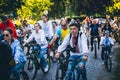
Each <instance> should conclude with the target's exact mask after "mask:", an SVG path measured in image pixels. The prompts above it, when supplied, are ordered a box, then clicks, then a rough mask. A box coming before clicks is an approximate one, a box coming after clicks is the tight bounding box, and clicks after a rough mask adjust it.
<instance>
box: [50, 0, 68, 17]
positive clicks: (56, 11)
mask: <svg viewBox="0 0 120 80" xmlns="http://www.w3.org/2000/svg"><path fill="white" fill-rule="evenodd" d="M51 2H53V5H52V6H51V10H50V12H49V16H50V17H53V18H55V17H57V18H60V17H63V16H65V9H66V6H65V3H66V1H65V0H51Z"/></svg>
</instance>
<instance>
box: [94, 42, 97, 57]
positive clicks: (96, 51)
mask: <svg viewBox="0 0 120 80" xmlns="http://www.w3.org/2000/svg"><path fill="white" fill-rule="evenodd" d="M94 48H95V49H94V51H95V54H94V56H95V59H97V46H96V43H95V44H94Z"/></svg>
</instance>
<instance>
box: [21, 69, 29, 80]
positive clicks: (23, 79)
mask: <svg viewBox="0 0 120 80" xmlns="http://www.w3.org/2000/svg"><path fill="white" fill-rule="evenodd" d="M20 80H29V77H28V75H27V73H26V72H25V71H21V72H20Z"/></svg>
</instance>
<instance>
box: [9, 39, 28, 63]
mask: <svg viewBox="0 0 120 80" xmlns="http://www.w3.org/2000/svg"><path fill="white" fill-rule="evenodd" d="M10 46H11V48H12V53H13V56H14V59H15V61H18V62H25V61H26V60H27V59H26V57H25V55H24V51H23V49H22V48H21V45H20V42H19V41H18V40H17V39H14V41H13V42H12V43H11V44H10Z"/></svg>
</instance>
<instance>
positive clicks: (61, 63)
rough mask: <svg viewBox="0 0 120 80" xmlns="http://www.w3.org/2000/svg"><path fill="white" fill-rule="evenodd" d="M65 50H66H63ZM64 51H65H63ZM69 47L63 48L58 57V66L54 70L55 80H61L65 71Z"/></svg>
mask: <svg viewBox="0 0 120 80" xmlns="http://www.w3.org/2000/svg"><path fill="white" fill-rule="evenodd" d="M65 51H66V52H65ZM64 52H65V53H64ZM69 52H70V51H69V49H65V50H64V51H63V52H62V53H63V54H61V56H60V58H59V59H58V64H57V65H58V66H57V71H56V76H55V77H56V80H63V79H64V77H65V74H66V71H67V66H68V60H69V56H70V53H69Z"/></svg>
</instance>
